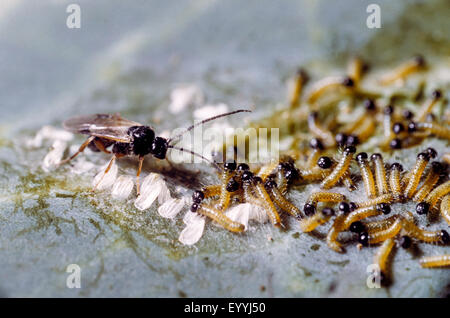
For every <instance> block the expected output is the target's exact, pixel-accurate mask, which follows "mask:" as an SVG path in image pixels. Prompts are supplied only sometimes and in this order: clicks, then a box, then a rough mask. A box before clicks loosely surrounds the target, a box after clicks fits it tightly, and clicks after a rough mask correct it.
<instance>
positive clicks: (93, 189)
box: [92, 155, 116, 192]
mask: <svg viewBox="0 0 450 318" xmlns="http://www.w3.org/2000/svg"><path fill="white" fill-rule="evenodd" d="M114 161H116V155H114V156H113V157H112V158H111V160H110V161H109V164H108V166H107V167H106V169H105V172H103V175H102V177H101V178H100V180H98V182H97V184H96V185H95V186H94V187H93V188H92V192H95V189H97V187H98V185H99V184H100V182H102V180H103V178H104V177H105V175H106V174H107V173H108V172H109V170H110V169H111V167H112V164H113V163H114Z"/></svg>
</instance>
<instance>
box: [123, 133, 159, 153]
mask: <svg viewBox="0 0 450 318" xmlns="http://www.w3.org/2000/svg"><path fill="white" fill-rule="evenodd" d="M128 135H129V136H130V137H131V138H132V140H133V141H132V147H133V153H134V154H135V155H137V156H145V155H147V154H149V153H150V152H151V149H152V143H153V141H154V140H155V132H154V131H153V129H151V128H150V127H148V126H132V127H130V128H128Z"/></svg>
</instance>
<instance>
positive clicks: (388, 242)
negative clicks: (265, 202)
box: [300, 141, 450, 282]
mask: <svg viewBox="0 0 450 318" xmlns="http://www.w3.org/2000/svg"><path fill="white" fill-rule="evenodd" d="M315 143H316V141H314V142H313V144H315ZM347 148H349V147H347ZM349 150H353V149H346V150H344V152H343V155H342V158H341V161H340V162H341V163H342V162H345V161H346V160H349V159H348V157H349V156H351V155H350V154H351V153H352V152H351V151H349ZM436 157H437V152H436V150H434V149H433V148H427V149H426V150H425V151H423V152H420V153H419V154H418V155H417V160H416V163H415V165H414V166H413V167H412V169H411V170H410V172H408V173H405V174H402V172H403V167H402V165H401V164H399V163H397V162H395V163H393V164H392V165H390V168H389V169H388V170H386V166H385V163H384V161H383V157H382V156H381V154H379V153H374V154H372V155H371V156H370V159H369V156H368V155H367V153H365V152H361V153H358V154H357V155H356V162H357V165H358V166H359V170H360V174H361V177H362V184H363V186H364V189H365V194H366V196H367V200H365V201H361V202H346V201H345V196H344V195H342V194H340V193H335V192H316V193H313V194H312V195H310V197H309V198H308V200H307V202H306V203H305V205H304V208H303V212H304V214H305V215H306V216H307V218H305V219H302V220H300V227H301V229H302V230H303V231H305V232H310V231H313V230H314V229H315V228H316V227H318V226H320V225H322V224H325V223H326V222H328V221H329V220H330V219H331V218H332V217H333V216H334V215H335V218H334V221H333V223H332V225H331V227H330V229H329V231H328V235H327V238H326V241H327V244H328V246H329V247H330V248H331V249H333V250H334V251H336V252H339V253H342V252H344V251H345V250H344V248H343V247H342V246H341V244H340V243H339V241H338V235H339V233H341V232H344V231H350V232H353V233H356V234H357V239H358V242H359V243H360V246H361V247H365V246H370V245H378V244H381V246H380V249H379V251H378V252H377V253H376V255H375V263H377V264H378V265H379V267H380V269H381V274H380V275H381V277H382V278H383V279H385V280H384V281H385V282H386V281H387V277H388V273H387V270H388V268H387V265H386V262H387V260H388V256H389V254H390V252H391V251H392V249H393V247H394V246H395V244H394V243H395V240H397V241H398V242H399V245H401V246H402V247H403V248H409V247H410V246H411V244H412V242H413V240H416V241H420V242H425V243H433V244H436V243H437V244H448V243H450V236H449V234H448V232H447V231H446V230H437V231H428V230H426V229H422V228H420V227H418V226H417V225H416V220H415V218H414V216H413V214H412V213H411V212H408V211H400V212H398V213H396V214H393V215H391V216H387V215H389V214H391V212H392V209H391V205H392V204H394V203H406V202H410V201H413V202H416V203H417V205H416V213H417V214H418V215H424V214H428V213H430V211H431V210H432V209H433V208H438V209H439V211H440V214H441V216H442V218H443V219H444V220H445V221H446V222H447V223H448V224H449V225H450V216H449V213H450V180H447V179H448V173H447V170H448V167H447V166H446V164H445V163H442V162H439V161H433V162H431V163H430V161H431V160H432V159H434V158H436ZM350 160H351V159H350ZM317 163H318V164H320V163H321V160H318V162H317ZM428 166H429V168H428V169H427V167H428ZM343 167H344V168H343ZM345 169H348V166H347V165H344V164H337V165H336V166H335V168H334V169H332V170H331V171H329V172H328V174H324V175H322V179H323V181H322V183H321V184H322V188H327V187H324V185H328V184H329V182H331V181H327V180H333V183H334V182H335V181H337V180H336V179H337V178H338V176H341V177H342V176H343V175H345V171H342V170H345ZM300 175H301V170H300ZM325 181H327V182H325ZM419 185H420V186H419ZM439 201H441V203H440V205H439V204H438V203H439ZM318 202H328V205H327V206H326V207H325V208H323V209H322V211H318V209H317V203H318ZM329 203H334V204H338V212H337V213H336V212H335V210H334V209H333V208H332V207H330V206H329ZM380 216H387V217H385V218H381V219H380V218H379V217H380ZM373 217H378V219H376V220H371V218H373ZM441 258H442V261H438V260H441ZM441 258H439V256H433V257H430V258H429V259H428V258H423V259H421V261H420V262H421V265H422V266H423V267H435V266H448V265H449V262H448V256H447V255H443V256H442V257H441Z"/></svg>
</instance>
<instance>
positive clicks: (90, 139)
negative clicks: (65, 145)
mask: <svg viewBox="0 0 450 318" xmlns="http://www.w3.org/2000/svg"><path fill="white" fill-rule="evenodd" d="M94 139H95V136H91V137H89V138H88V139H87V140H86V141H85V142H83V144H82V145H81V146H80V148H78V151H77V152H75V153H74V154H73V155H72V156H71V157H69V158H67V159H64V160H62V161H61V162H60V163H59V165H63V164H66V163H68V162H69V161H70V160H72V159H74V158H75V157H76V156H78V155H79V154H80V153H82V152H83V151H84V149H86V147H87V146H88V145H89V144H90V143H91V142H92V141H93V140H94Z"/></svg>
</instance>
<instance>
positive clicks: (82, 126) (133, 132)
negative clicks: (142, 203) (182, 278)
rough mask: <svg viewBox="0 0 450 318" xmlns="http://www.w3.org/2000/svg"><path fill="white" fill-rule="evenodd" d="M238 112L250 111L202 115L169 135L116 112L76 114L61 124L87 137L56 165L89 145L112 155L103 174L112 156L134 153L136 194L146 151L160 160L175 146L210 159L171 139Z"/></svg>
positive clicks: (119, 156) (70, 158)
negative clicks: (198, 119) (135, 157)
mask: <svg viewBox="0 0 450 318" xmlns="http://www.w3.org/2000/svg"><path fill="white" fill-rule="evenodd" d="M242 112H251V111H250V110H245V109H240V110H236V111H232V112H228V113H224V114H220V115H216V116H213V117H210V118H207V119H204V120H202V121H200V122H198V123H195V124H194V125H191V126H189V127H188V128H186V129H185V130H184V131H183V132H182V133H180V134H178V135H176V136H174V137H172V138H169V139H166V138H163V137H159V136H156V135H155V131H154V129H153V128H151V127H150V126H146V125H142V124H140V123H138V122H134V121H131V120H128V119H125V118H123V117H121V116H120V114H93V115H81V116H76V117H73V118H70V119H68V120H66V121H65V122H64V123H63V126H64V128H65V129H66V130H68V131H70V132H73V133H77V134H84V135H89V138H88V139H87V140H86V141H85V142H84V143H83V144H82V145H81V146H80V148H79V149H78V151H77V152H76V153H75V154H73V155H72V156H71V157H69V158H67V159H65V160H62V161H61V163H60V165H62V164H65V163H68V162H69V161H71V160H72V159H74V158H75V157H76V156H78V155H79V154H80V153H82V152H83V151H84V150H85V149H86V147H89V148H90V149H92V150H94V151H102V152H105V153H108V154H111V153H112V154H113V157H112V158H111V160H110V162H109V164H108V166H107V167H106V169H105V172H104V174H103V175H105V174H106V173H108V171H109V169H110V168H111V166H112V164H113V163H114V161H115V160H116V159H118V158H121V157H124V156H137V157H138V158H139V167H138V171H137V174H136V189H137V194H138V195H139V175H140V173H141V170H142V163H143V161H144V157H145V156H146V155H148V154H151V155H152V156H153V157H155V158H157V159H161V160H163V159H166V154H167V151H168V150H169V149H175V150H179V151H183V152H187V153H190V154H192V155H194V156H198V157H201V158H202V159H203V160H205V161H208V162H210V160H208V159H207V158H205V157H203V156H202V155H200V154H197V153H195V152H193V151H192V150H189V149H185V148H181V147H175V146H174V144H173V143H174V142H176V141H178V140H179V139H180V137H181V136H183V135H184V134H185V133H187V132H188V131H190V130H192V129H193V128H194V127H196V126H199V125H202V124H204V123H207V122H210V121H213V120H215V119H218V118H221V117H226V116H229V115H233V114H237V113H242ZM109 147H112V148H111V151H110V150H108V149H107V148H109ZM99 182H100V181H99ZM95 188H96V186H94V188H93V190H95Z"/></svg>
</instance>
